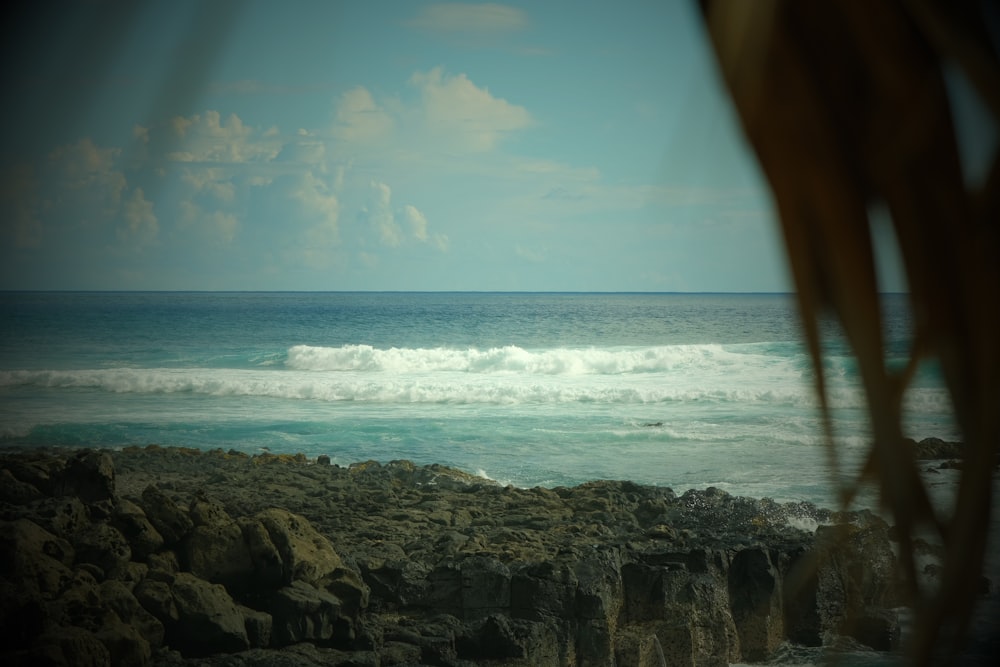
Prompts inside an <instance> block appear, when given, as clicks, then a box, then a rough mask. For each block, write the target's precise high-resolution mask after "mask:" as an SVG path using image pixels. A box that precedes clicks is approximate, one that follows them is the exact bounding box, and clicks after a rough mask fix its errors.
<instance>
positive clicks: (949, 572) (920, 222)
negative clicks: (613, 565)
mask: <svg viewBox="0 0 1000 667" xmlns="http://www.w3.org/2000/svg"><path fill="white" fill-rule="evenodd" d="M702 6H703V10H704V13H705V16H706V21H707V25H708V29H709V33H710V36H711V39H712V42H713V45H714V48H715V51H716V55H717V57H718V61H719V64H720V66H721V71H722V74H723V77H724V79H725V82H726V84H727V86H728V87H729V90H730V92H731V94H732V97H733V101H734V102H735V105H736V108H737V110H738V112H739V115H740V118H741V121H742V124H743V128H744V131H745V133H746V135H747V137H748V138H749V140H750V143H751V144H752V145H753V147H754V149H755V151H756V153H757V156H758V159H759V161H760V164H761V166H762V168H763V170H764V173H765V175H766V176H767V179H768V181H769V183H770V186H771V189H772V192H773V194H774V198H775V201H776V204H777V209H778V213H779V216H780V220H781V226H782V232H783V235H784V239H785V245H786V250H787V254H788V258H789V261H790V265H791V270H792V276H793V279H794V281H795V285H796V289H797V294H798V305H799V308H800V315H801V318H802V321H803V325H804V326H803V328H804V332H805V339H806V344H807V347H808V350H809V353H810V354H811V356H812V360H813V365H814V367H815V376H816V391H817V392H818V395H819V399H820V404H821V409H822V412H823V415H824V424H825V429H826V440H827V449H828V451H829V454H830V460H831V463H832V465H833V467H834V469H835V470H837V469H838V466H837V456H836V450H835V448H834V444H833V438H832V435H833V433H832V425H831V420H830V417H829V404H828V400H827V393H826V380H825V377H824V374H823V365H822V357H823V340H822V339H821V336H820V326H819V323H820V319H821V318H822V317H823V316H824V314H825V313H827V312H832V313H833V314H834V315H835V317H836V318H837V320H838V321H839V323H840V325H841V327H842V328H843V331H844V334H845V336H846V339H847V341H848V343H849V345H850V346H851V349H852V351H853V354H854V355H855V356H856V358H857V361H858V366H859V370H860V374H861V381H862V386H863V388H864V392H865V397H866V400H867V404H868V412H869V418H870V422H871V427H872V436H873V442H872V445H871V447H870V449H869V452H868V458H867V465H866V466H865V467H864V469H863V471H862V472H861V474H860V475H859V476H858V477H857V478H856V479H855V480H854V481H853V482H852V483H851V484H848V485H846V486H844V487H843V488H841V489H840V492H841V498H842V500H843V502H844V503H845V504H847V503H849V502H850V500H851V498H852V497H853V495H854V494H855V493H856V491H857V489H858V487H859V486H860V485H861V484H863V483H865V482H867V481H873V482H874V483H875V484H877V486H878V489H879V497H880V500H881V502H882V504H883V505H884V507H885V508H886V509H887V510H888V511H889V512H890V513H891V514H892V516H893V518H894V520H895V522H896V526H897V532H898V535H899V539H900V556H901V562H902V567H903V570H904V574H905V579H906V581H907V582H908V585H909V586H910V592H911V594H912V599H913V604H914V608H915V610H916V615H917V621H916V622H917V627H916V631H915V632H914V633H913V641H912V645H911V646H910V647H909V650H910V652H911V656H912V658H913V659H914V662H915V663H917V664H927V663H929V662H930V661H931V660H934V659H935V657H936V656H940V655H942V654H944V653H946V652H948V653H951V654H952V655H955V654H957V652H958V651H959V650H960V646H961V644H960V642H961V640H962V638H963V637H964V635H965V633H966V630H967V627H968V623H969V619H970V617H971V613H972V610H973V607H974V605H975V599H976V591H977V590H978V587H979V579H980V576H981V573H982V569H983V561H984V554H985V551H986V543H987V536H988V530H989V513H990V506H991V491H992V471H993V468H994V466H995V465H996V461H997V454H998V451H1000V345H998V341H1000V307H998V305H1000V268H998V267H1000V262H998V260H997V257H998V256H1000V230H998V225H1000V159H998V158H997V156H994V158H993V164H992V169H991V170H990V173H989V175H988V177H987V180H986V183H985V185H984V187H983V189H982V190H981V191H979V192H970V191H967V188H966V185H965V181H964V179H963V174H962V165H961V161H960V159H959V153H958V148H957V143H956V133H955V129H954V127H953V123H952V119H951V110H950V106H949V99H948V94H947V89H946V86H945V81H944V74H943V63H944V61H945V60H951V61H954V62H956V63H957V64H958V66H959V67H960V68H961V69H962V71H963V72H965V73H966V76H967V77H968V78H969V80H970V81H972V82H973V84H974V85H975V86H976V87H977V90H978V91H979V93H980V96H981V97H982V99H983V100H984V101H985V102H986V103H987V105H988V107H989V108H990V109H991V111H992V113H993V116H994V118H995V119H996V120H998V121H1000V60H998V58H997V54H996V51H995V49H994V48H993V46H992V44H991V42H990V39H989V35H988V34H987V32H986V31H985V30H984V29H983V27H982V26H983V21H982V20H981V19H980V18H979V17H978V13H977V10H978V8H979V5H978V4H977V3H975V2H960V3H934V2H930V1H929V0H911V1H909V2H905V1H902V0H900V1H896V2H889V1H885V2H875V3H851V2H843V3H805V2H795V1H792V0H767V1H764V2H754V3H749V2H742V1H741V0H703V2H702ZM873 206H884V207H886V208H887V210H888V211H889V213H890V215H891V218H892V229H893V231H894V234H895V238H896V241H897V243H898V246H899V249H900V253H901V255H902V258H903V262H904V268H905V271H906V277H907V281H908V285H909V294H910V308H911V310H912V316H913V321H914V331H913V343H912V350H911V354H910V359H909V362H908V363H907V365H906V367H905V368H903V369H893V368H890V367H889V366H888V365H887V363H886V358H885V354H884V349H885V346H884V339H883V332H882V324H881V319H880V294H879V285H878V281H877V272H876V266H875V255H874V252H873V248H872V240H871V239H872V230H871V227H872V222H871V220H870V218H869V213H868V212H869V210H871V208H872V207H873ZM925 359H935V360H936V361H937V362H938V363H939V365H940V367H941V369H942V373H943V376H944V382H945V385H946V387H947V389H948V392H949V394H950V396H951V398H952V402H953V405H954V412H955V418H956V422H957V425H958V427H959V429H960V431H961V433H962V436H963V438H964V441H965V444H966V450H967V455H966V462H965V465H964V467H963V469H962V473H961V478H960V483H959V486H958V490H957V493H956V502H955V507H954V511H953V512H952V513H951V515H950V516H947V517H941V516H938V515H937V513H936V512H935V509H934V507H933V505H932V504H931V502H930V500H929V498H928V494H927V491H926V489H925V487H924V484H923V482H922V480H921V477H920V474H919V470H918V466H917V461H916V459H915V454H914V452H913V451H912V448H911V446H909V445H908V443H907V441H906V440H905V439H904V437H903V430H902V422H903V395H904V392H905V391H906V388H907V385H908V383H909V381H910V378H911V377H912V375H913V372H914V369H915V368H916V367H917V365H918V364H919V363H921V362H922V361H923V360H925ZM927 529H930V530H933V531H935V532H936V533H937V534H938V536H939V538H940V540H941V542H942V543H943V544H944V547H945V555H944V562H943V563H942V575H941V585H940V586H939V587H937V588H936V589H935V590H933V591H929V590H921V587H920V586H919V584H918V577H917V572H916V563H915V560H914V555H913V542H914V539H915V537H916V535H917V532H918V531H919V530H927Z"/></svg>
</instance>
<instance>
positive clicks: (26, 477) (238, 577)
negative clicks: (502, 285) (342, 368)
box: [0, 446, 902, 666]
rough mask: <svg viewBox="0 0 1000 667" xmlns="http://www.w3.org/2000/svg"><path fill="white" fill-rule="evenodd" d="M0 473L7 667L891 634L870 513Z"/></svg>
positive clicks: (526, 661)
mask: <svg viewBox="0 0 1000 667" xmlns="http://www.w3.org/2000/svg"><path fill="white" fill-rule="evenodd" d="M0 475H3V480H4V484H3V485H2V487H0V488H2V489H3V491H2V492H0V628H2V635H3V636H4V637H5V644H4V645H3V646H2V647H0V652H2V657H3V660H2V661H3V663H4V664H10V665H17V664H24V665H27V664H40V663H44V664H54V665H174V664H177V665H180V664H185V663H186V661H188V660H199V662H198V664H219V665H234V666H235V665H257V664H261V665H263V664H276V665H312V664H330V665H421V664H426V665H452V666H458V665H471V664H478V663H479V662H483V661H489V664H491V665H614V664H617V665H640V666H641V665H660V664H667V665H693V664H698V665H726V664H729V663H730V662H737V661H755V660H763V659H766V658H767V657H768V656H769V655H770V654H771V653H773V652H774V651H775V649H777V648H778V647H779V646H780V645H781V644H782V643H783V642H787V641H794V642H797V643H801V644H806V645H816V644H820V643H822V642H824V641H829V640H831V638H834V637H839V636H847V637H852V638H853V639H854V640H856V641H858V642H862V643H864V644H866V645H868V646H871V647H874V648H877V649H880V650H888V649H891V648H892V647H893V646H894V644H895V642H896V641H897V640H898V624H897V621H896V618H895V614H894V612H893V611H892V610H893V609H894V608H896V607H897V606H899V605H900V604H901V602H902V601H901V600H900V599H899V597H898V593H897V591H898V588H897V584H898V582H897V581H896V569H895V559H894V556H893V552H892V548H891V545H890V542H889V535H890V532H889V530H888V527H887V526H886V525H885V524H884V523H883V522H882V521H881V520H880V519H878V518H877V517H874V516H872V515H870V514H867V513H850V514H840V513H833V512H829V511H826V510H820V509H817V508H815V507H813V506H811V505H808V504H805V503H801V504H778V503H775V502H773V501H770V500H766V499H764V500H754V499H748V498H737V497H733V496H730V495H729V494H726V493H724V492H722V491H719V490H716V489H708V490H705V491H689V492H687V493H685V494H683V495H680V496H677V495H676V494H674V493H673V492H672V491H671V490H669V489H665V488H655V487H644V486H639V485H636V484H632V483H629V482H592V483H589V484H584V485H581V486H578V487H574V488H558V489H542V488H536V489H515V488H511V487H502V486H499V485H497V484H495V483H493V482H490V481H488V480H484V479H481V478H478V477H473V476H470V475H467V474H465V473H462V472H459V471H456V470H452V469H448V468H445V467H442V466H425V467H418V466H414V465H413V464H411V463H409V462H405V461H398V462H393V463H390V464H386V465H380V464H378V463H375V462H367V463H363V464H357V465H354V466H351V467H350V468H341V467H337V466H331V465H329V464H328V461H325V462H323V463H322V464H319V465H314V464H308V463H307V462H306V461H305V460H304V457H278V456H266V457H253V458H251V457H247V456H246V455H242V454H238V453H236V452H230V453H224V452H222V451H215V452H206V453H199V452H197V451H195V450H186V449H164V448H159V447H155V446H154V447H148V448H143V449H139V448H129V449H126V450H125V451H121V452H98V451H82V452H79V453H69V454H66V453H57V452H38V451H35V452H30V451H21V452H17V453H7V454H4V455H0ZM661 661H662V663H661Z"/></svg>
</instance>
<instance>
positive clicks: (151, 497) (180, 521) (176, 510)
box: [142, 486, 194, 546]
mask: <svg viewBox="0 0 1000 667" xmlns="http://www.w3.org/2000/svg"><path fill="white" fill-rule="evenodd" d="M142 504H143V510H144V511H145V512H146V517H147V518H148V519H149V521H150V523H152V524H153V527H154V528H156V530H157V532H158V533H160V535H161V536H162V537H163V542H164V544H165V545H166V546H171V545H173V544H176V543H177V542H180V541H181V540H182V539H183V538H184V537H185V536H186V535H187V534H188V532H190V531H191V529H192V528H193V527H194V523H193V522H192V521H191V517H189V516H188V515H187V513H185V512H184V510H182V509H181V508H180V507H178V506H177V503H175V502H174V501H173V499H171V498H170V496H168V495H167V494H165V493H164V492H163V491H161V490H160V489H159V488H158V487H156V486H147V487H146V488H145V490H143V492H142Z"/></svg>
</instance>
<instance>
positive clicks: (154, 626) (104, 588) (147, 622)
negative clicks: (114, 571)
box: [101, 579, 164, 649]
mask: <svg viewBox="0 0 1000 667" xmlns="http://www.w3.org/2000/svg"><path fill="white" fill-rule="evenodd" d="M101 603H102V604H103V605H104V606H105V607H107V608H108V609H111V610H112V611H113V612H115V614H117V615H118V618H120V619H121V620H122V621H123V622H125V623H128V624H129V625H131V626H133V627H134V628H135V629H136V630H137V631H138V632H139V634H140V635H141V636H142V637H143V639H145V641H146V642H148V643H149V646H150V647H151V648H154V649H155V648H159V647H160V646H161V645H162V644H163V636H164V628H163V622H162V621H160V620H159V619H158V618H156V616H154V615H153V614H151V613H149V612H148V611H147V610H146V609H145V608H144V607H143V606H142V605H141V604H139V601H138V600H137V599H136V598H135V596H134V595H133V594H132V591H130V590H129V589H128V588H127V587H126V586H125V585H124V584H122V583H121V582H120V581H115V580H113V579H111V580H108V581H105V582H103V583H101Z"/></svg>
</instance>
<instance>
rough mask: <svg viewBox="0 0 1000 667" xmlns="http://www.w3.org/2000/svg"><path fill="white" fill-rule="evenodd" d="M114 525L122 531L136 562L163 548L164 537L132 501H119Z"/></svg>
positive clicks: (123, 499) (113, 520)
mask: <svg viewBox="0 0 1000 667" xmlns="http://www.w3.org/2000/svg"><path fill="white" fill-rule="evenodd" d="M112 525H113V526H115V527H116V528H117V529H118V530H120V531H121V533H122V535H124V536H125V539H126V540H127V541H128V545H129V547H130V548H131V550H132V556H133V558H135V559H136V560H140V561H142V560H146V558H147V557H148V556H149V555H150V554H152V553H155V552H157V551H159V550H160V549H161V548H162V547H163V536H162V535H160V533H159V532H158V531H157V530H156V528H154V527H153V524H152V523H151V522H150V521H149V519H148V518H147V517H146V513H145V512H144V511H143V510H142V508H141V507H139V506H138V505H136V504H135V503H133V502H132V501H130V500H126V499H125V498H122V499H120V500H119V501H118V505H117V507H116V511H115V514H114V517H113V519H112Z"/></svg>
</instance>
